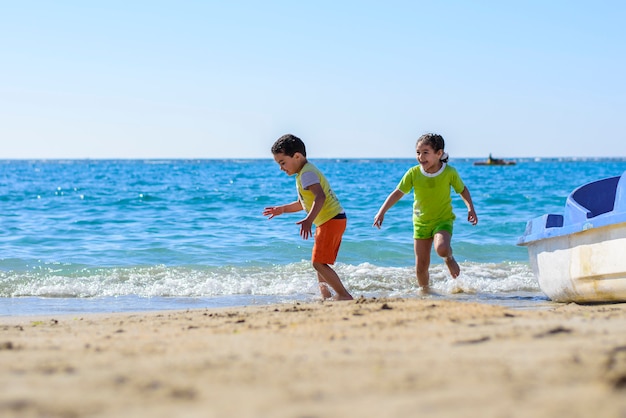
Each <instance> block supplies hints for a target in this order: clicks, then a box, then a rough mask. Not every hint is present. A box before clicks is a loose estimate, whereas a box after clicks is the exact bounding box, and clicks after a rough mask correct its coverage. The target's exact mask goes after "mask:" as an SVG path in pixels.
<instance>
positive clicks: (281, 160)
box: [274, 152, 306, 176]
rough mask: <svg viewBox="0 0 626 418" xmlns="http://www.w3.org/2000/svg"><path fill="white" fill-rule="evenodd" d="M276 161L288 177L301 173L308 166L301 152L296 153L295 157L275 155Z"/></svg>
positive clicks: (281, 154)
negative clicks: (305, 165)
mask: <svg viewBox="0 0 626 418" xmlns="http://www.w3.org/2000/svg"><path fill="white" fill-rule="evenodd" d="M274 161H276V163H277V164H278V165H279V166H280V169H281V170H283V171H284V172H285V173H287V175H288V176H292V175H294V174H296V173H299V172H300V170H302V167H303V166H304V164H306V158H304V156H303V155H302V154H300V153H299V152H296V153H295V154H294V155H293V157H290V156H288V155H287V154H283V153H282V152H279V153H277V154H274Z"/></svg>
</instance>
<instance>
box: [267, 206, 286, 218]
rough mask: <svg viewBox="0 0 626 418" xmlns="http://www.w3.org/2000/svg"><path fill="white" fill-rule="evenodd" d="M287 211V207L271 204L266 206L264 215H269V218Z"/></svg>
mask: <svg viewBox="0 0 626 418" xmlns="http://www.w3.org/2000/svg"><path fill="white" fill-rule="evenodd" d="M283 213H285V209H284V208H283V207H282V206H270V207H268V208H265V210H264V211H263V216H269V218H267V219H272V218H273V217H274V216H278V215H282V214H283Z"/></svg>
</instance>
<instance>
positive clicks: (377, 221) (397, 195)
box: [372, 189, 404, 229]
mask: <svg viewBox="0 0 626 418" xmlns="http://www.w3.org/2000/svg"><path fill="white" fill-rule="evenodd" d="M402 196H404V193H403V192H401V191H400V190H398V189H396V190H394V191H393V192H391V193H389V196H387V199H385V203H383V205H382V206H381V207H380V209H378V213H377V214H376V216H374V225H372V226H375V227H377V228H378V229H380V226H381V225H382V224H383V221H384V220H385V213H387V211H388V210H389V209H390V208H391V207H392V206H393V205H395V204H396V203H398V200H400V199H402Z"/></svg>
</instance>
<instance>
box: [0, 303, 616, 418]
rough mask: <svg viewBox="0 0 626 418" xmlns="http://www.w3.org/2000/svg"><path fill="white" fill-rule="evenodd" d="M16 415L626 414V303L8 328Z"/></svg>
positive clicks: (355, 306)
mask: <svg viewBox="0 0 626 418" xmlns="http://www.w3.org/2000/svg"><path fill="white" fill-rule="evenodd" d="M0 370H1V373H0V387H1V388H2V390H1V391H0V416H2V417H121V416H132V417H174V416H175V417H302V418H304V417H308V418H313V417H348V416H363V417H408V416H416V417H417V416H420V417H423V416H428V417H453V416H454V417H457V416H475V417H529V416H532V417H535V418H537V417H546V418H548V417H549V418H553V417H556V416H566V417H568V418H571V417H590V416H598V417H620V418H625V417H626V304H608V305H591V306H580V305H576V304H554V306H553V307H551V308H549V309H544V310H539V311H523V310H522V311H520V310H512V309H507V308H503V307H498V306H490V305H484V304H473V303H462V302H450V301H440V300H438V301H433V300H428V299H359V300H356V301H351V302H318V303H306V304H304V303H302V304H284V305H271V306H262V307H258V306H255V307H244V308H228V309H209V310H191V311H167V312H149V313H130V314H93V315H80V316H57V317H53V316H48V317H36V318H35V317H4V318H0Z"/></svg>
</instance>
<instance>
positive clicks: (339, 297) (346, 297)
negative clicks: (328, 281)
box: [333, 294, 354, 300]
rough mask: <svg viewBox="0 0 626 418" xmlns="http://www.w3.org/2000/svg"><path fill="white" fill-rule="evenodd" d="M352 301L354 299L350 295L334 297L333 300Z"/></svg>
mask: <svg viewBox="0 0 626 418" xmlns="http://www.w3.org/2000/svg"><path fill="white" fill-rule="evenodd" d="M352 299H354V298H353V297H352V296H351V295H350V294H347V295H343V296H339V295H336V296H335V297H334V298H333V300H352Z"/></svg>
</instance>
